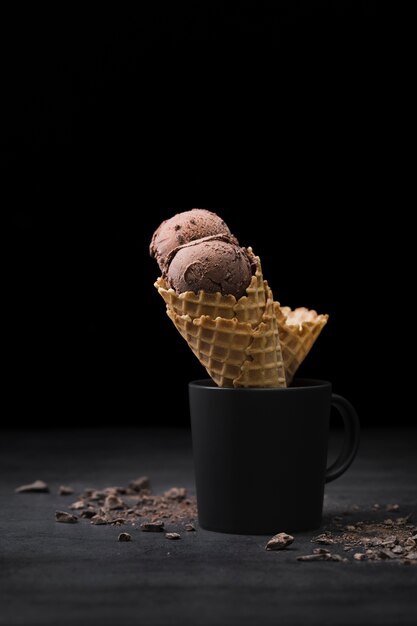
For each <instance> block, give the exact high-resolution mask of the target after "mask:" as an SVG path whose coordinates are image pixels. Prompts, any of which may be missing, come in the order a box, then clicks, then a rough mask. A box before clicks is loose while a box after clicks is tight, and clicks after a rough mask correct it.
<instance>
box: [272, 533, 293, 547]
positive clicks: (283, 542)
mask: <svg viewBox="0 0 417 626" xmlns="http://www.w3.org/2000/svg"><path fill="white" fill-rule="evenodd" d="M293 541H294V537H293V536H292V535H287V533H278V534H277V535H274V536H273V537H271V539H270V540H269V541H268V543H267V544H266V546H265V550H284V549H285V548H286V547H287V546H290V545H291V544H292V543H293Z"/></svg>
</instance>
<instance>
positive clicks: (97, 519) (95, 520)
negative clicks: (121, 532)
mask: <svg viewBox="0 0 417 626" xmlns="http://www.w3.org/2000/svg"><path fill="white" fill-rule="evenodd" d="M91 524H94V526H103V525H104V524H108V522H107V520H106V519H105V518H104V517H102V516H101V515H94V516H93V517H92V518H91Z"/></svg>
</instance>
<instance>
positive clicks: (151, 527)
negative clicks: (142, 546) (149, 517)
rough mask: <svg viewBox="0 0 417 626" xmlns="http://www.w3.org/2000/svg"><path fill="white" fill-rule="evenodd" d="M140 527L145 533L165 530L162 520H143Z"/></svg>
mask: <svg viewBox="0 0 417 626" xmlns="http://www.w3.org/2000/svg"><path fill="white" fill-rule="evenodd" d="M140 529H141V530H142V531H143V532H145V533H159V532H162V531H163V530H164V522H162V521H155V522H143V523H142V524H141V525H140Z"/></svg>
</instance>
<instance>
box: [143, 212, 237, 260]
mask: <svg viewBox="0 0 417 626" xmlns="http://www.w3.org/2000/svg"><path fill="white" fill-rule="evenodd" d="M211 235H227V236H228V237H229V238H231V240H232V241H233V242H234V243H236V244H237V243H238V242H237V240H236V238H235V237H233V235H232V233H231V232H230V230H229V228H228V227H227V225H226V224H225V222H224V221H223V220H222V219H221V218H220V217H219V216H218V215H216V214H215V213H212V212H211V211H207V210H206V209H192V210H191V211H184V212H183V213H177V215H174V216H173V217H171V218H170V219H168V220H165V221H164V222H162V224H161V225H160V226H159V227H158V228H157V230H156V231H155V232H154V235H153V237H152V241H151V245H150V248H149V251H150V254H151V256H152V257H155V259H156V260H157V262H158V265H159V267H160V269H161V271H162V272H163V271H164V270H165V269H166V267H165V266H166V264H167V257H168V255H169V253H170V252H172V251H173V250H174V249H175V248H178V246H183V245H184V244H187V243H189V242H190V241H195V240H196V239H202V238H203V237H209V236H211Z"/></svg>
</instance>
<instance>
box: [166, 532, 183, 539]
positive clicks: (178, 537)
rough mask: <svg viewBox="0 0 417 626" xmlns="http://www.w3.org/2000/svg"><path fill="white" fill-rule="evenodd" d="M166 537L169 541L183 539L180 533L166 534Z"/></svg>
mask: <svg viewBox="0 0 417 626" xmlns="http://www.w3.org/2000/svg"><path fill="white" fill-rule="evenodd" d="M165 537H166V538H167V539H181V535H180V534H179V533H165Z"/></svg>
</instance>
